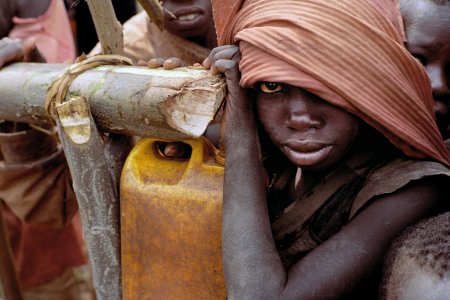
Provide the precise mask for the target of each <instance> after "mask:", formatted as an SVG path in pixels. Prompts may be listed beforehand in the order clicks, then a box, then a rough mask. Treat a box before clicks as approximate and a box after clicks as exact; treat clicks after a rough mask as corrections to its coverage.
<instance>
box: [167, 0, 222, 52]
mask: <svg viewBox="0 0 450 300" xmlns="http://www.w3.org/2000/svg"><path fill="white" fill-rule="evenodd" d="M162 5H163V7H164V8H165V10H166V13H165V21H164V26H165V28H166V29H167V30H168V31H170V32H171V33H173V34H175V35H177V36H179V37H182V38H185V39H188V40H192V41H194V42H198V43H199V44H204V46H209V47H214V46H215V43H216V35H215V29H214V21H213V17H212V7H211V0H193V1H185V0H164V1H162ZM170 13H171V14H173V15H174V16H175V17H176V18H173V16H171V15H170ZM208 43H213V45H208Z"/></svg>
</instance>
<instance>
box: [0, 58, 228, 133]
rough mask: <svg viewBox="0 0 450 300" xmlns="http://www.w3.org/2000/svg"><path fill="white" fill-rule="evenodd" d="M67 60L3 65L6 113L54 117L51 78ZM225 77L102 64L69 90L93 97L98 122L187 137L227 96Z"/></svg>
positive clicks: (0, 76) (24, 118)
mask: <svg viewBox="0 0 450 300" xmlns="http://www.w3.org/2000/svg"><path fill="white" fill-rule="evenodd" d="M66 68H67V65H63V64H34V63H16V64H12V65H9V66H7V67H5V68H3V69H2V70H1V71H0V107H1V110H0V119H5V120H10V121H17V122H25V123H42V122H48V120H49V119H48V115H47V113H46V111H45V109H44V103H45V98H46V95H47V90H48V87H49V86H50V84H51V83H52V82H53V80H54V79H55V78H57V77H58V76H59V75H61V74H62V73H64V71H65V69H66ZM225 87H226V84H225V80H224V79H223V78H222V77H221V76H211V75H209V73H208V72H207V71H205V70H198V69H193V68H177V69H174V70H164V69H162V68H159V69H149V68H146V67H136V66H101V67H97V68H95V69H92V70H89V71H86V72H84V73H82V74H80V75H79V76H78V77H77V78H76V79H75V80H74V81H73V82H72V84H71V86H70V88H69V91H68V93H67V96H66V100H69V99H70V98H71V97H73V96H82V97H84V98H85V99H87V101H88V102H89V103H90V109H91V111H92V114H93V117H94V120H95V121H96V124H97V125H98V126H99V127H100V128H102V129H104V130H107V131H110V132H116V133H120V134H125V135H133V136H151V137H159V138H164V139H172V140H182V139H186V138H191V137H199V136H201V135H202V134H203V133H204V131H205V130H206V127H207V125H208V124H209V123H210V121H211V120H212V119H213V118H214V116H215V114H216V112H217V111H218V109H219V107H220V105H221V103H222V100H223V99H224V96H225Z"/></svg>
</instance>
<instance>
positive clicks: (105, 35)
mask: <svg viewBox="0 0 450 300" xmlns="http://www.w3.org/2000/svg"><path fill="white" fill-rule="evenodd" d="M86 1H87V4H88V6H89V11H90V12H91V16H92V20H93V21H94V26H95V31H96V32H97V36H98V40H99V41H100V44H101V45H102V50H103V54H120V55H123V54H124V50H123V33H122V25H121V24H120V22H119V21H118V20H117V18H116V14H115V12H114V7H113V5H112V2H111V0H86Z"/></svg>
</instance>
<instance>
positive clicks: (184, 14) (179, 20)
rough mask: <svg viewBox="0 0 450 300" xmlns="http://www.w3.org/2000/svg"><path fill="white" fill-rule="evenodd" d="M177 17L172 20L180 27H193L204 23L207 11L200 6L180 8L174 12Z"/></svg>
mask: <svg viewBox="0 0 450 300" xmlns="http://www.w3.org/2000/svg"><path fill="white" fill-rule="evenodd" d="M174 15H175V17H176V18H175V19H171V20H170V22H171V23H174V24H175V25H176V26H177V27H179V28H180V29H191V28H195V27H197V26H200V25H201V24H203V21H204V16H205V12H204V11H203V10H201V9H199V8H195V7H194V8H189V9H180V10H178V11H176V12H174Z"/></svg>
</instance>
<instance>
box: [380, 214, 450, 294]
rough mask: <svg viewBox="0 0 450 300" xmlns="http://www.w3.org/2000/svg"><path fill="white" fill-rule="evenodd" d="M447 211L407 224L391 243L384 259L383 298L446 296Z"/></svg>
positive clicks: (449, 274) (449, 285)
mask: <svg viewBox="0 0 450 300" xmlns="http://www.w3.org/2000/svg"><path fill="white" fill-rule="evenodd" d="M449 235H450V213H448V212H447V213H444V214H441V215H439V216H437V217H434V218H431V219H428V220H425V221H422V222H420V223H419V224H417V225H414V226H412V227H411V228H408V229H407V230H406V231H405V233H403V234H402V235H401V236H400V237H399V238H398V239H397V240H396V241H395V242H394V243H393V245H392V247H391V249H390V250H389V252H388V255H387V260H386V263H385V273H386V274H385V277H384V292H385V295H384V298H386V299H398V300H415V299H417V300H419V299H420V300H421V299H448V297H449V295H450V265H449V262H450V239H449Z"/></svg>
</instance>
